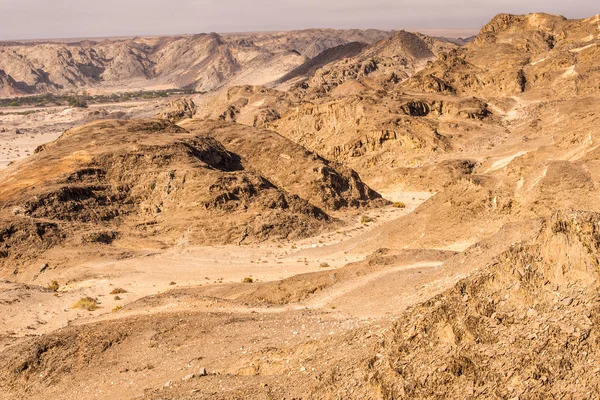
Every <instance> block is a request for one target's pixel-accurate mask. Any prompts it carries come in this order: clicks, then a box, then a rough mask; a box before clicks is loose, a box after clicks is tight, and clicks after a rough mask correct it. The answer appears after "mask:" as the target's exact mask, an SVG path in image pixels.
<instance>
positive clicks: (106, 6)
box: [0, 0, 600, 40]
mask: <svg viewBox="0 0 600 400" xmlns="http://www.w3.org/2000/svg"><path fill="white" fill-rule="evenodd" d="M501 12H505V13H512V14H525V13H530V12H546V13H550V14H561V15H564V16H565V17H568V18H584V17H589V16H592V15H596V14H598V13H600V2H599V1H598V0H570V1H565V0H561V1H557V0H493V1H490V0H456V1H445V0H411V1H405V0H101V1H97V0H0V21H1V22H0V40H14V39H41V38H82V37H106V36H137V35H140V36H141V35H167V34H186V33H188V34H189V33H202V32H250V31H280V30H292V29H306V28H361V29H364V28H377V29H431V28H480V27H481V26H483V25H484V24H485V23H486V22H488V21H489V20H490V19H491V18H492V17H493V16H494V15H496V14H498V13H501Z"/></svg>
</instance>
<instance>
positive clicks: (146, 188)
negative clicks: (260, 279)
mask: <svg viewBox="0 0 600 400" xmlns="http://www.w3.org/2000/svg"><path fill="white" fill-rule="evenodd" d="M190 128H191V130H190V131H188V130H186V129H183V128H181V127H179V126H177V125H173V124H172V123H170V122H166V121H161V120H133V121H117V120H106V121H98V122H95V123H91V124H88V125H84V126H82V127H79V128H74V129H71V130H69V131H67V132H65V133H64V134H63V135H62V136H61V137H60V138H59V139H58V140H57V141H55V142H51V143H49V144H47V145H45V146H43V147H41V148H40V149H39V150H38V152H37V154H35V155H33V156H32V157H30V158H29V159H27V160H26V161H25V162H22V163H18V164H16V165H14V166H12V167H9V169H8V170H7V171H6V173H5V174H3V177H2V183H1V187H2V189H1V190H0V204H1V207H2V210H3V212H2V223H1V243H2V249H1V250H2V259H1V261H2V274H3V275H5V276H7V275H10V274H12V275H13V276H18V277H20V278H24V277H25V276H29V274H31V273H32V271H33V272H35V271H34V270H35V268H33V269H31V268H29V267H30V266H31V264H32V263H35V262H36V261H37V262H39V260H40V259H42V258H43V259H44V260H46V262H48V261H49V260H53V261H54V262H56V263H58V264H63V265H64V264H69V262H68V261H65V260H64V257H62V256H61V255H60V253H61V250H60V249H64V248H65V247H67V248H78V251H79V250H81V249H83V248H85V247H86V246H88V245H89V247H90V248H94V247H97V246H106V245H111V244H114V248H115V249H119V248H120V249H121V250H124V249H126V248H127V247H128V246H129V247H130V246H131V243H132V241H133V242H135V241H136V240H137V241H139V242H140V243H146V246H150V247H155V246H159V247H164V246H174V245H187V244H203V245H210V244H245V243H252V242H256V241H264V240H266V239H273V238H293V237H304V236H307V235H310V234H314V233H316V232H318V231H319V230H321V229H323V228H326V227H329V226H334V225H335V224H334V221H333V220H332V219H331V218H330V217H329V216H328V215H327V214H326V211H328V210H335V209H339V208H341V207H362V206H368V205H376V204H382V202H383V201H382V200H378V198H379V195H377V194H376V193H375V192H373V191H372V190H371V189H369V188H368V187H367V186H366V185H365V184H363V183H362V182H361V181H360V179H359V178H358V175H357V174H356V173H355V172H353V171H349V170H347V169H342V170H341V171H342V172H338V171H337V170H336V169H335V167H334V166H331V165H329V163H327V162H326V161H324V160H322V159H319V158H318V157H317V156H315V155H314V154H311V153H310V152H308V151H307V150H305V149H303V148H301V147H300V146H297V145H295V146H294V145H292V144H291V143H290V142H289V141H288V140H286V139H284V138H282V137H270V136H269V135H266V134H263V137H262V138H260V139H259V140H260V141H261V142H262V143H258V142H256V143H253V144H256V145H257V146H261V147H264V148H265V149H266V148H268V147H267V146H272V147H271V148H272V149H273V151H272V152H270V153H269V152H262V156H261V157H260V159H258V158H256V156H255V155H252V154H250V153H248V152H247V151H248V150H247V149H246V150H244V148H241V147H239V146H236V144H235V142H236V140H237V141H240V140H242V141H243V140H244V138H245V137H253V136H255V135H260V132H254V131H253V130H252V129H251V128H248V127H245V126H234V125H224V126H220V127H219V126H211V125H210V124H209V125H206V126H190ZM209 135H211V136H209ZM215 137H217V138H219V139H221V140H222V141H219V140H217V139H215ZM236 138H237V139H236ZM100 143H101V144H102V145H99V144H100ZM226 147H229V148H230V150H228V149H227V148H226ZM282 149H285V150H282ZM236 150H239V152H240V154H237V153H236ZM253 151H260V149H259V147H256V148H254V149H253ZM279 151H285V152H286V153H279ZM286 155H287V156H288V157H289V160H286V159H284V158H283V157H284V156H286ZM288 161H289V163H290V165H293V163H296V164H295V165H296V166H301V167H303V168H306V169H307V170H308V171H307V173H306V172H305V171H304V170H297V173H296V174H289V175H287V174H286V175H283V174H281V173H280V172H281V171H285V169H282V168H278V169H274V168H273V167H272V166H274V165H276V163H280V164H282V163H287V162H288ZM269 165H270V166H269ZM261 171H264V173H265V174H264V175H263V173H262V172H261ZM301 196H303V198H302V197H301ZM307 200H309V201H314V203H315V204H317V205H319V206H321V207H322V209H321V208H317V207H316V206H315V205H314V204H311V203H310V202H309V201H307ZM324 210H325V211H324ZM81 251H84V250H81ZM58 260H60V261H58ZM23 274H24V275H23Z"/></svg>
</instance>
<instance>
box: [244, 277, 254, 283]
mask: <svg viewBox="0 0 600 400" xmlns="http://www.w3.org/2000/svg"><path fill="white" fill-rule="evenodd" d="M253 282H254V279H252V278H250V277H245V278H244V279H242V283H253Z"/></svg>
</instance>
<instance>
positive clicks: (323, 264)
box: [320, 262, 331, 268]
mask: <svg viewBox="0 0 600 400" xmlns="http://www.w3.org/2000/svg"><path fill="white" fill-rule="evenodd" d="M330 266H331V265H329V264H327V263H326V262H324V263H321V265H320V267H321V268H329V267H330Z"/></svg>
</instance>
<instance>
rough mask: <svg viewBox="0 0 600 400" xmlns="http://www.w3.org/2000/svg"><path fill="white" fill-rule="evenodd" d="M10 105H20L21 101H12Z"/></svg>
mask: <svg viewBox="0 0 600 400" xmlns="http://www.w3.org/2000/svg"><path fill="white" fill-rule="evenodd" d="M9 106H10V107H20V106H21V103H19V102H18V101H11V102H10V104H9Z"/></svg>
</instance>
